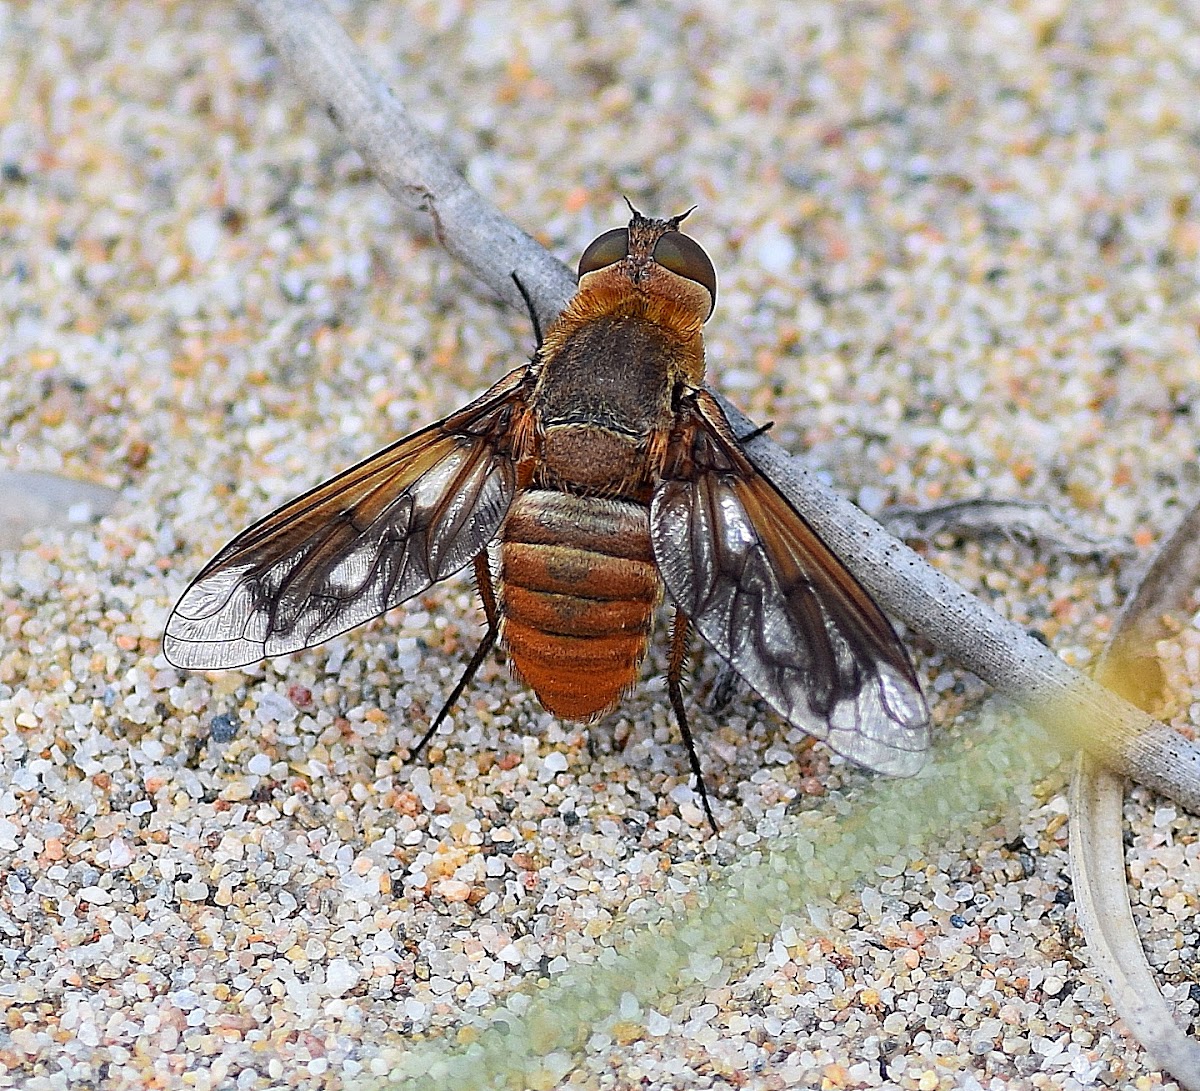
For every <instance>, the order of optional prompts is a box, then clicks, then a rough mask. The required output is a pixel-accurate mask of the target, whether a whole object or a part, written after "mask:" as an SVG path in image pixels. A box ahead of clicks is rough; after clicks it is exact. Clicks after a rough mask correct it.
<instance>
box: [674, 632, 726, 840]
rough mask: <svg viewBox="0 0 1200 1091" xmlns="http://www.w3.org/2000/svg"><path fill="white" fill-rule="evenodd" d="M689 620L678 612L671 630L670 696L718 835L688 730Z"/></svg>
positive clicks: (698, 789) (709, 815)
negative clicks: (685, 696)
mask: <svg viewBox="0 0 1200 1091" xmlns="http://www.w3.org/2000/svg"><path fill="white" fill-rule="evenodd" d="M689 624H690V623H689V621H688V619H687V618H686V617H685V616H684V615H683V611H681V610H678V609H676V611H675V624H674V626H673V627H672V630H671V657H670V660H669V661H668V665H667V693H668V694H670V697H671V707H672V708H673V709H674V710H675V719H676V721H678V723H679V733H680V734H681V735H682V736H683V742H684V745H685V746H686V747H687V752H688V760H689V761H690V762H691V763H692V775H693V776H695V778H696V788H697V791H699V793H700V802H701V803H703V804H704V814H705V815H706V816H707V818H708V824H709V825H710V826H711V827H712V832H713V833H714V834H718V833H720V830H719V829H718V828H717V820H716V819H715V818H714V817H713V813H712V807H711V806H710V805H709V802H708V789H707V788H705V787H704V774H703V773H702V772H701V771H700V755H699V754H697V753H696V741H695V739H693V738H692V729H691V728H690V727H688V721H687V709H686V708H684V705H683V685H682V678H683V665H684V662H685V660H686V659H687V637H688V626H689Z"/></svg>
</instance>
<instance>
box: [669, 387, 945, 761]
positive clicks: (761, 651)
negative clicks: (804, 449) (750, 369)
mask: <svg viewBox="0 0 1200 1091" xmlns="http://www.w3.org/2000/svg"><path fill="white" fill-rule="evenodd" d="M685 413H687V414H689V415H690V416H689V419H686V420H685V421H684V422H683V427H682V428H681V429H680V430H679V431H678V432H677V436H679V437H681V438H679V439H677V441H676V442H679V443H687V444H690V450H688V451H686V452H682V453H681V452H676V453H675V455H673V456H669V457H668V460H667V463H668V466H685V467H687V469H686V470H683V471H680V472H678V473H675V474H671V473H668V474H667V476H666V478H665V479H664V480H663V481H662V482H661V483H660V484H659V486H658V487H657V488H656V490H655V493H654V498H653V502H652V505H651V539H652V541H653V544H654V555H655V560H656V562H657V564H658V567H659V570H660V572H661V573H662V577H663V582H664V583H665V585H666V588H667V590H668V592H669V593H670V595H671V597H672V598H673V599H674V600H675V602H676V603H677V605H678V606H679V607H680V608H681V609H682V610H683V611H684V612H685V613H686V614H688V616H690V617H691V619H692V621H693V623H694V624H695V626H696V628H697V629H698V630H699V632H700V634H701V635H702V636H703V637H704V638H705V640H707V641H708V642H709V643H710V644H711V645H712V646H713V647H714V648H715V649H716V650H717V652H719V653H720V654H721V655H722V656H723V657H724V658H725V659H727V660H728V661H729V663H730V664H731V665H732V666H733V668H734V669H735V670H736V671H737V672H738V673H739V674H741V675H742V677H743V678H745V679H746V681H747V682H749V683H750V684H751V685H752V686H753V687H754V689H755V690H756V691H757V692H758V693H759V694H760V695H761V696H762V697H763V698H764V699H765V700H766V701H767V702H768V704H770V705H771V706H772V707H773V708H775V709H776V710H777V711H778V712H779V713H780V714H781V715H782V716H784V717H785V718H786V719H787V720H788V721H789V722H791V723H793V724H795V725H796V726H797V727H801V728H803V729H804V730H805V731H808V732H810V733H811V734H813V735H815V736H817V738H820V739H823V740H824V741H825V742H827V743H828V744H829V746H830V747H832V748H833V749H834V750H836V751H837V752H838V753H840V754H842V755H844V756H845V757H847V758H850V759H851V760H853V761H856V762H858V763H860V764H862V765H866V766H868V767H870V768H872V769H878V770H880V771H882V772H889V773H900V774H907V773H914V772H916V771H917V770H918V769H919V768H920V766H921V764H922V762H923V755H924V751H925V749H926V747H927V745H928V734H929V714H928V710H927V708H926V705H925V701H924V698H923V697H922V696H921V691H920V688H919V686H918V684H917V680H916V676H915V675H914V673H913V670H912V666H911V664H910V663H909V660H908V656H907V654H906V653H905V651H904V648H903V646H902V645H901V643H900V641H899V639H898V638H897V637H896V634H895V632H894V631H893V629H892V627H891V625H890V624H889V623H888V621H887V619H886V618H885V617H884V616H883V614H882V612H881V611H880V610H879V608H878V607H877V606H876V605H875V603H874V601H873V600H872V599H871V598H870V596H869V595H868V594H867V593H866V592H865V591H864V590H863V588H862V587H861V586H860V585H859V583H858V582H857V581H856V580H855V579H854V577H853V576H851V575H850V573H849V572H848V571H847V570H846V568H845V566H844V565H843V564H842V563H841V562H840V561H839V560H838V559H837V558H836V557H835V556H834V555H833V554H832V553H831V552H830V550H829V548H828V547H827V546H826V545H825V544H824V543H823V542H822V541H821V539H820V538H819V537H818V536H817V534H816V532H815V531H813V529H812V528H811V527H810V526H809V525H808V523H806V522H805V521H804V519H803V518H802V517H801V516H800V515H799V513H798V512H797V511H796V510H795V509H794V508H793V507H792V506H791V504H789V503H788V501H787V500H786V499H785V498H784V496H783V494H782V493H781V492H779V490H778V489H777V488H776V487H775V486H774V485H773V484H772V483H771V481H770V480H769V479H768V478H767V477H765V476H764V475H763V474H761V473H760V472H759V471H758V470H757V469H755V468H754V466H753V465H752V464H751V463H750V461H749V460H748V459H747V458H746V456H745V455H744V454H743V453H742V451H741V449H740V447H739V446H738V444H737V441H736V439H734V437H733V434H732V431H731V430H730V428H729V425H728V423H727V422H726V421H725V418H724V414H723V413H722V412H721V410H720V407H719V406H718V405H717V404H716V402H715V401H714V400H713V399H711V397H709V396H708V395H707V394H705V393H703V392H701V393H700V394H698V395H697V399H696V406H695V408H694V409H690V410H685Z"/></svg>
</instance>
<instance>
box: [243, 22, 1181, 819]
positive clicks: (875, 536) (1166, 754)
mask: <svg viewBox="0 0 1200 1091" xmlns="http://www.w3.org/2000/svg"><path fill="white" fill-rule="evenodd" d="M243 2H244V5H245V7H246V9H247V10H248V11H249V12H250V13H251V14H252V15H253V17H254V18H255V19H256V21H257V23H258V25H259V27H260V28H261V30H262V32H263V34H264V35H265V36H266V38H267V40H268V42H269V43H270V45H271V46H272V48H273V49H274V50H275V51H276V52H277V54H278V55H279V56H280V57H281V58H282V60H283V62H284V64H285V65H286V67H287V69H288V71H289V72H290V73H291V75H292V76H293V77H294V78H295V79H296V81H297V82H298V83H299V84H300V86H301V87H302V88H303V89H304V90H305V92H306V93H307V94H308V95H309V96H310V97H311V99H312V100H313V101H314V102H316V103H319V104H320V105H321V106H322V107H323V108H324V109H325V110H326V111H327V112H328V113H329V115H330V117H332V118H333V120H334V121H335V123H336V124H337V125H338V126H339V127H340V128H341V129H342V131H343V132H344V134H345V136H346V138H347V140H348V141H349V142H350V143H351V145H352V146H353V147H354V148H355V149H356V150H357V151H358V153H359V154H360V155H361V156H362V157H363V159H364V161H365V162H366V163H367V165H368V166H369V167H370V168H371V170H372V171H373V172H374V173H375V174H376V176H377V177H378V178H379V179H380V181H381V182H382V183H383V185H384V186H385V187H386V188H387V190H388V191H389V192H390V193H391V194H392V195H393V196H394V197H396V199H397V200H399V201H400V202H401V203H403V204H404V205H405V206H406V207H408V208H410V209H413V210H417V211H420V212H423V213H425V214H427V215H428V216H429V218H430V223H431V228H432V230H433V232H434V234H435V235H436V237H437V238H438V239H439V241H440V242H441V243H442V245H444V246H445V247H446V249H447V250H448V251H449V252H450V253H451V254H452V255H453V256H454V257H455V258H457V259H458V260H459V261H460V262H461V263H462V264H463V265H464V266H466V268H468V269H470V270H471V271H472V272H473V273H474V274H475V275H476V276H477V277H478V278H479V279H480V280H481V281H483V282H484V283H485V284H487V285H488V287H490V288H491V289H492V290H493V291H495V292H496V293H497V294H498V295H500V296H501V297H503V298H504V299H505V300H507V301H509V302H510V303H512V304H513V305H514V306H520V307H523V306H524V304H523V303H522V301H521V299H520V293H519V292H518V291H517V289H516V286H515V284H514V283H513V280H512V274H513V273H514V272H516V273H517V274H518V275H519V276H520V279H521V283H522V285H523V286H524V287H525V289H526V291H527V292H528V293H529V295H530V297H531V299H532V300H533V302H534V307H535V309H536V310H537V312H538V315H539V317H541V318H542V319H543V325H544V324H545V321H544V320H545V319H546V318H547V317H550V316H552V315H553V314H555V313H556V312H557V309H558V307H560V306H561V305H562V303H563V302H564V301H565V300H566V299H567V298H568V297H569V296H570V294H571V293H572V291H573V290H574V284H573V280H572V278H571V276H570V273H569V272H568V271H567V270H566V268H565V267H564V266H562V265H561V264H560V263H559V262H557V261H556V260H555V259H554V258H552V257H551V256H550V255H548V254H547V253H546V252H545V250H543V249H542V247H541V246H540V245H538V243H537V242H535V241H534V240H533V239H532V238H530V237H529V236H528V235H526V234H525V233H524V232H522V231H521V230H520V229H518V228H517V227H515V226H514V225H513V224H512V222H511V221H509V220H508V219H507V218H506V217H504V216H503V215H501V214H500V213H499V212H498V211H497V210H496V209H495V208H493V207H492V206H491V205H490V204H488V202H487V201H485V200H484V199H483V198H482V197H480V196H479V194H477V193H476V192H475V191H474V190H472V189H471V188H470V186H468V185H467V183H466V182H465V181H464V180H463V179H462V177H461V176H460V175H459V174H458V173H457V172H456V171H455V170H454V169H453V168H452V167H451V166H450V165H449V164H448V162H447V161H446V159H445V157H444V156H443V155H442V154H441V152H440V151H439V150H438V149H437V147H436V146H435V145H434V144H433V142H432V141H431V140H430V139H429V137H428V136H427V135H426V134H425V133H423V132H422V131H421V130H420V129H419V127H417V126H416V125H414V123H413V122H412V121H411V119H409V118H408V116H407V115H406V113H405V111H404V109H403V107H402V106H401V105H400V104H399V103H398V102H396V100H395V98H394V97H393V96H392V94H391V92H390V91H389V90H388V89H387V87H386V86H385V85H384V84H383V82H382V80H381V79H380V78H379V76H378V75H377V74H374V73H372V72H371V71H370V69H369V66H368V65H367V63H366V61H365V60H364V58H363V57H362V55H361V53H360V52H359V50H358V49H357V48H356V47H355V46H354V45H353V43H352V42H351V41H350V40H349V38H347V36H346V35H345V33H344V31H343V30H342V29H341V27H340V26H338V24H337V23H336V21H335V20H334V19H333V17H332V16H331V15H330V13H329V12H328V10H327V9H326V8H325V7H324V5H323V4H321V3H320V2H319V0H243ZM726 404H727V403H726ZM731 416H732V417H734V419H735V427H741V428H742V429H744V430H747V431H748V430H749V425H748V423H747V422H746V419H745V418H744V417H742V416H741V415H740V414H733V413H731ZM739 422H740V424H739ZM748 446H749V451H750V453H751V455H752V457H753V458H754V460H755V462H757V463H758V464H759V465H760V466H761V467H762V468H763V469H764V470H766V471H767V472H768V473H770V474H771V476H772V477H773V478H774V479H775V480H776V481H777V482H778V483H779V484H780V486H781V488H782V489H783V490H784V492H785V493H786V494H787V495H788V497H789V499H790V500H791V501H792V502H793V503H794V504H795V506H796V508H797V509H798V510H799V511H800V512H801V513H802V514H803V515H804V516H805V518H807V519H808V520H809V521H810V522H811V523H812V525H813V526H814V527H815V528H816V530H817V531H818V532H819V533H820V534H821V535H822V537H824V538H825V540H826V541H827V542H828V544H829V545H830V546H831V547H832V548H833V549H834V550H835V551H836V552H837V553H838V555H839V556H840V557H841V558H842V559H843V560H844V561H845V562H846V564H847V565H848V566H849V567H850V568H851V570H852V571H853V572H854V573H855V574H856V575H857V576H858V577H859V579H861V580H862V582H863V584H864V585H865V586H866V587H867V588H868V589H869V590H870V591H871V592H872V594H874V595H875V596H876V598H877V599H878V600H879V603H880V605H882V606H883V608H884V609H885V610H887V611H888V612H889V613H890V614H892V615H893V616H894V617H897V618H899V619H901V620H902V621H904V622H905V624H907V625H908V626H910V627H911V628H912V629H914V630H916V631H917V632H919V633H921V634H922V635H924V636H925V637H927V638H928V639H929V640H930V641H932V642H933V643H934V644H935V645H937V646H938V647H939V648H941V649H942V650H943V651H945V652H946V653H947V654H948V655H949V656H951V657H952V658H953V659H954V660H956V661H957V662H958V663H959V664H961V665H962V666H963V667H966V668H967V669H968V670H971V671H973V672H974V673H975V674H977V675H979V677H980V678H982V679H984V680H985V681H986V682H988V683H989V684H991V685H992V686H994V687H995V688H996V689H997V690H999V691H1000V692H1002V693H1004V694H1005V695H1007V696H1008V697H1010V698H1012V699H1013V700H1014V701H1017V702H1018V703H1020V704H1021V705H1023V706H1024V707H1025V708H1026V709H1028V710H1029V711H1030V712H1031V714H1032V715H1033V716H1034V717H1035V718H1037V719H1038V720H1039V722H1041V723H1042V724H1043V726H1044V727H1046V729H1047V730H1049V731H1051V732H1053V733H1054V734H1055V735H1056V736H1058V741H1059V742H1060V743H1062V744H1065V745H1069V746H1071V747H1077V748H1081V749H1083V750H1085V751H1087V752H1088V753H1089V754H1091V755H1093V756H1094V757H1095V758H1096V759H1097V760H1098V761H1099V762H1100V763H1101V764H1102V765H1104V766H1105V767H1106V768H1108V769H1111V770H1113V771H1115V772H1118V773H1121V774H1124V775H1126V776H1129V777H1132V778H1133V779H1135V780H1138V781H1140V782H1142V783H1144V784H1147V785H1149V786H1150V787H1152V788H1154V789H1156V790H1157V791H1159V792H1162V793H1163V794H1164V795H1167V796H1170V797H1171V798H1173V799H1175V800H1177V801H1178V802H1179V803H1181V804H1182V805H1183V806H1185V807H1187V808H1188V809H1189V810H1191V811H1193V812H1196V813H1200V749H1197V748H1196V747H1194V746H1192V745H1191V744H1190V743H1188V742H1187V741H1186V740H1185V739H1183V738H1181V737H1180V736H1179V735H1178V734H1177V733H1175V732H1173V731H1171V730H1170V729H1168V728H1167V727H1166V726H1165V725H1163V724H1161V723H1159V722H1157V721H1155V720H1154V719H1152V718H1151V717H1150V716H1147V715H1146V714H1145V713H1144V712H1141V711H1140V710H1138V709H1136V708H1135V707H1134V706H1133V705H1131V704H1129V703H1128V702H1126V701H1124V700H1122V699H1121V698H1120V697H1118V696H1116V695H1115V694H1113V693H1112V692H1110V691H1108V690H1106V689H1104V688H1103V687H1102V686H1099V685H1097V684H1096V683H1094V682H1092V681H1091V680H1090V679H1088V678H1086V677H1084V676H1083V675H1081V674H1079V673H1078V672H1077V671H1075V670H1073V669H1072V668H1071V667H1069V666H1068V665H1067V664H1065V663H1064V662H1062V660H1060V659H1059V658H1058V656H1056V655H1055V654H1054V653H1053V652H1052V651H1050V650H1049V649H1048V648H1046V647H1044V646H1043V645H1042V644H1041V643H1039V642H1038V641H1037V640H1035V639H1034V638H1033V637H1031V636H1029V634H1027V633H1026V632H1025V631H1024V630H1022V629H1021V628H1019V627H1018V626H1016V625H1014V624H1012V623H1011V622H1008V621H1005V620H1004V619H1003V618H1001V617H999V616H998V615H997V614H996V613H994V612H993V611H992V610H991V609H989V608H988V607H987V606H985V605H984V604H983V603H981V602H979V601H978V600H977V599H976V598H975V597H974V596H972V595H971V594H969V593H968V592H966V591H964V590H963V589H962V588H960V587H958V586H956V585H955V584H954V583H952V582H951V581H950V580H948V579H946V577H944V576H943V575H942V574H941V573H940V572H938V571H937V570H935V569H934V568H932V567H931V566H930V565H928V564H926V563H925V561H924V560H923V559H922V558H921V557H919V556H918V555H917V554H916V553H914V552H913V551H912V550H910V549H908V548H907V547H906V546H904V545H903V544H902V543H900V542H899V541H897V540H896V539H895V538H893V537H892V536H891V535H889V534H888V533H887V532H886V531H885V530H883V528H882V527H880V526H879V524H878V523H876V522H875V521H874V520H873V519H871V518H870V517H868V516H867V515H865V514H864V513H863V512H861V511H860V510H859V509H858V508H856V507H855V506H854V505H852V504H850V503H849V502H848V501H846V500H844V499H842V498H841V497H840V496H838V495H837V494H836V493H834V492H832V491H831V490H830V489H828V488H826V487H825V486H824V485H823V484H821V482H820V481H818V480H817V479H816V477H815V475H813V474H811V473H809V472H808V471H807V470H806V469H805V468H804V467H803V465H802V464H801V463H800V462H799V461H797V460H795V459H793V458H791V457H790V456H789V455H788V453H787V452H786V451H784V450H783V449H782V448H780V447H778V446H777V445H776V444H774V443H773V442H772V441H771V440H770V439H769V438H768V437H767V436H765V435H764V436H759V437H758V438H756V439H754V440H753V441H751V443H750V444H749V445H748Z"/></svg>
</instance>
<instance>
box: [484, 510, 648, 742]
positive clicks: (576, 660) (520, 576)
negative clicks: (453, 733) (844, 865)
mask: <svg viewBox="0 0 1200 1091" xmlns="http://www.w3.org/2000/svg"><path fill="white" fill-rule="evenodd" d="M499 591H500V595H499V600H500V616H501V618H502V619H503V621H502V628H501V636H502V638H503V640H504V642H505V644H506V646H507V647H508V650H509V654H510V655H511V656H512V662H513V667H514V668H515V670H516V672H517V674H518V675H519V676H520V677H521V678H523V679H524V680H525V681H526V682H527V683H528V684H529V685H530V686H531V687H532V688H533V690H534V692H535V693H536V694H537V695H538V699H539V700H540V701H541V702H542V704H543V705H545V707H546V708H547V709H548V710H549V711H550V712H553V713H554V714H555V715H557V716H564V717H567V718H568V719H574V720H584V719H588V718H590V717H592V716H596V715H598V714H599V713H601V712H603V711H605V709H607V708H608V707H609V706H610V705H612V704H614V703H615V702H616V701H617V700H618V699H619V698H620V697H621V695H622V694H623V693H624V692H625V691H626V690H628V689H629V688H630V687H631V686H632V685H633V683H634V682H635V681H636V680H637V672H638V665H639V664H640V663H641V661H642V657H643V656H644V655H645V654H646V646H647V643H648V641H649V638H650V626H651V623H652V621H653V613H654V607H655V606H656V605H657V603H658V601H659V598H660V597H661V595H662V582H661V580H660V579H659V575H658V569H657V568H656V567H655V564H654V557H653V554H652V552H651V549H650V519H649V510H648V509H647V508H646V506H645V505H644V504H638V503H635V502H631V501H628V500H612V499H605V498H600V497H592V496H575V495H572V494H570V493H565V492H558V491H557V490H553V489H529V490H526V491H524V492H522V493H520V494H519V495H518V496H517V498H516V500H515V501H514V502H513V505H512V507H511V508H510V509H509V513H508V518H507V520H506V521H505V523H504V526H503V528H502V530H501V532H500V581H499Z"/></svg>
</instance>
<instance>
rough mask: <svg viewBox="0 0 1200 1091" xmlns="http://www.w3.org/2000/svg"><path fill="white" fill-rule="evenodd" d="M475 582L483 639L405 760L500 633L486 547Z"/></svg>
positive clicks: (429, 736) (447, 709)
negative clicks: (482, 617) (484, 619)
mask: <svg viewBox="0 0 1200 1091" xmlns="http://www.w3.org/2000/svg"><path fill="white" fill-rule="evenodd" d="M475 585H476V586H477V587H478V588H479V597H480V599H482V600H483V612H484V615H485V616H486V617H487V626H488V628H487V633H485V634H484V637H483V640H482V641H481V642H480V644H479V647H478V648H476V649H475V654H474V655H473V656H471V661H470V662H469V663H468V664H467V669H466V670H464V671H463V673H462V677H461V678H460V679H459V680H458V684H457V685H456V686H455V687H454V688H453V689H452V690H451V691H450V696H449V697H447V698H446V703H445V704H444V705H442V710H441V712H439V713H438V714H437V715H436V716H435V717H434V719H433V723H432V724H430V725H429V730H428V731H426V732H425V734H424V735H422V736H421V741H420V742H419V743H417V745H416V746H414V747H413V748H412V751H411V752H410V753H409V755H408V760H409V761H410V762H411V761H416V760H417V757H418V756H419V755H420V753H421V751H422V750H424V749H425V745H426V744H427V743H428V742H429V740H430V739H432V738H433V736H434V735H435V734H436V732H437V729H438V728H439V727H441V726H442V721H443V720H444V719H445V718H446V716H447V715H448V714H449V712H450V709H452V708H453V707H454V702H455V701H457V700H458V699H459V698H460V697H461V696H462V694H463V690H465V689H466V688H467V686H469V685H470V684H471V679H472V678H474V677H475V672H476V671H477V670H479V665H480V664H481V663H482V662H483V661H484V659H485V658H487V654H488V652H490V651H491V650H492V648H493V646H494V645H495V643H496V637H498V636H499V635H500V611H499V609H498V607H497V606H496V592H495V590H494V589H493V587H492V572H491V569H490V568H488V558H487V550H486V549H485V550H483V552H481V553H480V554H479V556H477V557H476V558H475Z"/></svg>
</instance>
